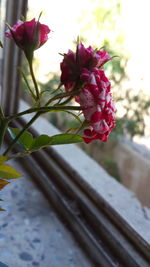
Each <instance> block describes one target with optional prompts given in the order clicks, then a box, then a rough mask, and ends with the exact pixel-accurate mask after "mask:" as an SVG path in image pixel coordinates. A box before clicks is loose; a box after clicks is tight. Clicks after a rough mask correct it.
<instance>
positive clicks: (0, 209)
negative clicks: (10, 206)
mask: <svg viewBox="0 0 150 267" xmlns="http://www.w3.org/2000/svg"><path fill="white" fill-rule="evenodd" d="M0 211H6V210H4V209H2V208H0ZM0 263H1V262H0ZM0 266H1V265H0ZM6 266H7V265H6Z"/></svg>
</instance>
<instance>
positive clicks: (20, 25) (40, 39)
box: [5, 19, 50, 52]
mask: <svg viewBox="0 0 150 267" xmlns="http://www.w3.org/2000/svg"><path fill="white" fill-rule="evenodd" d="M49 32H50V29H49V27H48V26H47V25H44V24H41V23H40V22H39V21H36V20H35V19H32V20H31V21H25V22H24V21H21V20H18V21H17V23H16V24H15V25H14V26H12V27H11V28H10V29H8V30H7V31H6V32H5V36H6V37H8V38H10V39H14V41H15V43H16V44H17V45H18V46H19V47H20V48H21V49H23V50H24V51H29V50H30V51H32V52H33V51H34V50H36V49H38V48H39V47H41V46H42V45H43V44H44V43H45V42H46V41H47V40H48V33H49Z"/></svg>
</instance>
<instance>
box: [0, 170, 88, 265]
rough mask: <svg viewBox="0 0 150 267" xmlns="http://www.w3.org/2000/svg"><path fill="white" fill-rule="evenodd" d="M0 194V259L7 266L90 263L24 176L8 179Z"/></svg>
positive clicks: (40, 194)
mask: <svg viewBox="0 0 150 267" xmlns="http://www.w3.org/2000/svg"><path fill="white" fill-rule="evenodd" d="M17 168H18V167H17ZM21 171H22V170H21ZM0 197H1V198H3V199H4V201H3V203H2V206H3V208H5V209H6V211H5V212H0V261H2V262H3V263H5V264H7V265H8V266H9V267H30V266H31V267H32V266H35V267H38V266H40V267H62V266H63V267H90V266H92V265H91V264H90V263H89V261H88V259H87V258H86V257H85V255H84V254H83V253H82V251H81V250H80V248H79V247H78V244H77V243H76V242H75V241H74V239H73V237H72V235H71V234H70V232H69V231H68V230H67V229H66V228H65V227H64V225H63V224H62V223H61V222H60V220H59V219H58V217H57V216H56V214H55V213H54V211H53V210H52V209H51V207H50V205H49V203H48V201H47V200H46V199H45V198H44V196H43V194H42V193H41V192H40V191H39V190H38V189H37V188H36V186H35V185H34V184H33V183H32V182H31V181H30V180H29V179H28V178H27V177H26V178H21V179H18V180H14V181H12V183H11V184H10V185H8V186H6V187H5V188H4V189H3V190H2V191H1V192H0Z"/></svg>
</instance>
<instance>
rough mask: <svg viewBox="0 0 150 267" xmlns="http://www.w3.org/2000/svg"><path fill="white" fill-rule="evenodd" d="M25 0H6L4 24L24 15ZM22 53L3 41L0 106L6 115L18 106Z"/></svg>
mask: <svg viewBox="0 0 150 267" xmlns="http://www.w3.org/2000/svg"><path fill="white" fill-rule="evenodd" d="M27 4H28V1H27V0H13V1H10V0H7V2H6V19H5V20H6V22H7V23H8V24H10V25H11V26H12V25H14V24H15V23H16V21H17V20H18V18H20V16H21V15H24V16H25V15H26V10H27ZM21 55H22V52H21V51H20V49H18V47H17V46H16V45H15V44H14V42H11V41H8V40H6V38H5V40H4V51H3V63H2V106H3V110H4V112H5V114H6V115H10V114H13V113H15V112H16V111H17V109H18V106H19V97H20V93H19V87H20V75H19V73H18V69H17V66H20V65H21Z"/></svg>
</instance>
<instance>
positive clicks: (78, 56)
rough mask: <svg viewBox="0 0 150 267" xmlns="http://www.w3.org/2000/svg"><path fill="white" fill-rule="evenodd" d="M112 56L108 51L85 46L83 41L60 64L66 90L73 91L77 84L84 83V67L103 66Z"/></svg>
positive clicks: (88, 68) (65, 55)
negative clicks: (82, 75)
mask: <svg viewBox="0 0 150 267" xmlns="http://www.w3.org/2000/svg"><path fill="white" fill-rule="evenodd" d="M111 59H112V57H110V56H109V55H108V53H107V52H106V51H100V50H94V49H93V48H92V47H91V46H89V47H88V48H85V47H84V45H83V44H82V43H79V44H78V45H77V49H76V52H75V53H74V52H72V51H71V50H69V51H68V53H67V54H64V59H63V61H62V62H61V64H60V68H61V82H62V84H64V86H65V89H66V91H72V90H73V88H74V87H75V85H76V86H77V85H80V84H81V83H82V80H81V78H82V77H81V73H82V72H83V69H87V70H91V69H93V68H94V67H97V68H101V67H102V66H103V65H104V64H105V63H106V62H107V61H109V60H111Z"/></svg>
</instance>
